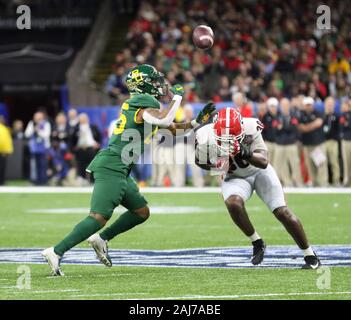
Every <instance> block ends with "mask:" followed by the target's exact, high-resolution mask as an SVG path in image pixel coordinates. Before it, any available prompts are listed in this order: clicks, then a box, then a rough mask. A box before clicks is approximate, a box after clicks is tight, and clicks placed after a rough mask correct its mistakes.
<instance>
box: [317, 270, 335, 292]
mask: <svg viewBox="0 0 351 320" xmlns="http://www.w3.org/2000/svg"><path fill="white" fill-rule="evenodd" d="M317 273H318V274H321V275H320V276H319V277H318V278H317V281H316V285H317V288H318V289H320V290H328V289H330V284H331V273H330V268H329V267H326V266H322V267H320V268H319V269H317Z"/></svg>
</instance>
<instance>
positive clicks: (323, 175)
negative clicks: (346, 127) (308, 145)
mask: <svg viewBox="0 0 351 320" xmlns="http://www.w3.org/2000/svg"><path fill="white" fill-rule="evenodd" d="M317 148H320V149H321V151H322V152H323V153H324V154H325V155H326V147H325V143H322V144H320V145H318V146H317ZM315 167H316V166H315ZM316 180H317V181H318V186H319V187H326V186H328V160H326V161H324V162H323V163H322V164H321V165H320V166H318V167H316Z"/></svg>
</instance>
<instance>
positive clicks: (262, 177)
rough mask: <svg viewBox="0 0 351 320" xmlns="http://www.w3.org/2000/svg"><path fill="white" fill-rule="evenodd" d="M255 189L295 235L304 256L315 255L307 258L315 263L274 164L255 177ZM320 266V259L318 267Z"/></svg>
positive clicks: (294, 237)
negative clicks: (289, 205)
mask: <svg viewBox="0 0 351 320" xmlns="http://www.w3.org/2000/svg"><path fill="white" fill-rule="evenodd" d="M255 190H256V193H257V195H258V196H259V197H260V198H261V199H262V200H263V201H264V203H265V204H266V205H267V206H268V208H269V209H270V210H271V211H272V212H273V213H274V215H275V216H276V218H277V219H278V220H279V221H280V222H281V223H282V224H283V225H284V227H285V229H286V230H287V231H288V233H289V234H290V235H291V236H292V237H293V239H294V240H295V242H296V244H297V245H298V246H299V248H300V249H301V250H302V251H303V253H304V256H305V257H307V256H313V257H314V258H311V259H310V258H307V259H308V260H311V264H312V265H315V262H316V260H318V258H316V257H315V255H314V252H313V250H312V249H311V247H310V246H309V244H308V241H307V238H306V235H305V232H304V230H303V227H302V224H301V222H300V221H299V219H298V218H297V217H296V216H295V215H294V214H293V213H292V212H291V211H290V210H289V209H288V208H287V206H286V202H285V199H284V192H283V188H282V186H281V184H280V182H279V179H278V176H277V174H276V173H275V171H274V169H273V167H272V166H268V167H267V169H265V170H262V171H261V172H260V173H259V174H257V176H256V179H255ZM315 259H316V260H315ZM305 261H306V265H307V264H308V263H309V262H308V261H307V260H306V258H305ZM318 266H319V260H318V264H317V265H316V267H318ZM312 267H313V266H312Z"/></svg>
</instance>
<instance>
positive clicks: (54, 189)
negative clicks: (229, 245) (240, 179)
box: [0, 186, 351, 194]
mask: <svg viewBox="0 0 351 320" xmlns="http://www.w3.org/2000/svg"><path fill="white" fill-rule="evenodd" d="M92 191H93V188H92V187H33V186H27V187H0V193H91V192H92ZM140 192H141V193H220V192H221V188H219V187H204V188H195V187H181V188H175V187H174V188H173V187H159V188H157V187H145V188H140ZM284 192H285V193H298V194H326V193H329V194H351V188H284Z"/></svg>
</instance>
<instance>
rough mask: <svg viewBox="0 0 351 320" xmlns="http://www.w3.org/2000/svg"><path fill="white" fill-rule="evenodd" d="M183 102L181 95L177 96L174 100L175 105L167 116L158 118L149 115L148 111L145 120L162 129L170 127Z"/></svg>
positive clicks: (144, 115)
mask: <svg viewBox="0 0 351 320" xmlns="http://www.w3.org/2000/svg"><path fill="white" fill-rule="evenodd" d="M181 101H182V97H181V96H180V95H175V96H174V97H173V99H172V102H173V105H172V107H171V109H170V110H168V113H167V115H166V116H165V117H164V118H162V119H159V118H156V117H155V116H153V115H152V114H150V113H148V112H147V110H145V112H144V113H143V119H144V120H145V121H146V122H148V123H150V124H154V125H157V126H160V127H168V126H170V124H171V123H172V121H173V119H174V117H175V114H176V112H177V110H178V108H179V106H180V102H181ZM172 102H171V103H172Z"/></svg>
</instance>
